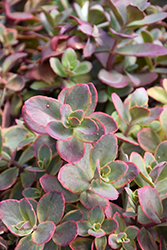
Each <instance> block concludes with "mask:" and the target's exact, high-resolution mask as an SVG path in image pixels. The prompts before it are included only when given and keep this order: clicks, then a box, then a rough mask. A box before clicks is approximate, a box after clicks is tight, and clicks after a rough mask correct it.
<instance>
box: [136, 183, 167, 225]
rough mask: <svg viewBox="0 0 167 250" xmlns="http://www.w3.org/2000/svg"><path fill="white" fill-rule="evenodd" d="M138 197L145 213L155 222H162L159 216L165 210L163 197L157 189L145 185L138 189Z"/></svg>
mask: <svg viewBox="0 0 167 250" xmlns="http://www.w3.org/2000/svg"><path fill="white" fill-rule="evenodd" d="M138 197H139V202H140V205H141V208H142V210H143V212H144V214H145V215H146V216H147V217H148V218H149V219H150V220H151V221H153V222H155V223H161V220H160V219H159V217H160V216H161V214H162V212H163V207H162V202H161V198H160V196H159V194H158V192H157V191H156V189H154V188H152V187H150V186H144V187H142V188H140V189H138Z"/></svg>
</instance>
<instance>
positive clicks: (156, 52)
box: [116, 43, 167, 57]
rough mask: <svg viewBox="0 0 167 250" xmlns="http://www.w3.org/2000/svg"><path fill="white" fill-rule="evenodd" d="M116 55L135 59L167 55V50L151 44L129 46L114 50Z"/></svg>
mask: <svg viewBox="0 0 167 250" xmlns="http://www.w3.org/2000/svg"><path fill="white" fill-rule="evenodd" d="M116 54H119V55H124V56H136V57H153V56H162V55H166V54H167V49H166V48H165V47H163V46H160V45H157V44H153V43H140V44H130V45H126V46H125V47H121V48H119V49H117V50H116Z"/></svg>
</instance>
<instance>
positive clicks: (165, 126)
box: [160, 99, 167, 136]
mask: <svg viewBox="0 0 167 250" xmlns="http://www.w3.org/2000/svg"><path fill="white" fill-rule="evenodd" d="M166 100H167V99H166ZM166 117H167V107H164V110H163V112H162V113H161V115H160V122H161V125H162V129H163V131H164V132H165V135H166V136H167V119H166Z"/></svg>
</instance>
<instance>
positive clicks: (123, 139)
mask: <svg viewBox="0 0 167 250" xmlns="http://www.w3.org/2000/svg"><path fill="white" fill-rule="evenodd" d="M115 136H116V137H117V138H118V139H120V140H122V141H125V142H128V143H131V144H133V145H136V146H138V145H139V143H138V142H136V141H135V140H134V139H133V138H132V137H131V136H125V135H124V134H122V133H115Z"/></svg>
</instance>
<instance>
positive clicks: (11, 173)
mask: <svg viewBox="0 0 167 250" xmlns="http://www.w3.org/2000/svg"><path fill="white" fill-rule="evenodd" d="M18 174H19V170H18V168H16V167H12V168H9V169H6V170H5V171H3V172H2V173H1V174H0V190H6V189H8V188H10V187H11V186H12V185H13V184H14V183H15V182H16V180H17V176H18Z"/></svg>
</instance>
